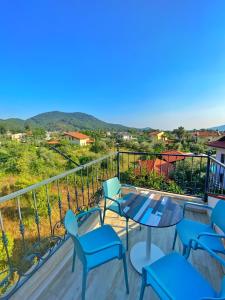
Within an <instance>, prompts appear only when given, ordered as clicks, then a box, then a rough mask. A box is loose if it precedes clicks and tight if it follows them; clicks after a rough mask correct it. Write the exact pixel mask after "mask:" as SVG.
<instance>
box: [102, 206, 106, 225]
mask: <svg viewBox="0 0 225 300" xmlns="http://www.w3.org/2000/svg"><path fill="white" fill-rule="evenodd" d="M105 214H106V208H104V211H103V218H102V225H104V224H105Z"/></svg>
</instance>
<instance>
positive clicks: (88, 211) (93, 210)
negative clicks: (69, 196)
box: [76, 207, 103, 226]
mask: <svg viewBox="0 0 225 300" xmlns="http://www.w3.org/2000/svg"><path fill="white" fill-rule="evenodd" d="M94 212H98V213H99V219H100V224H101V226H102V225H103V221H102V211H101V209H100V208H99V207H94V208H91V209H89V210H87V211H84V212H81V213H80V214H78V215H76V218H77V220H79V219H80V218H82V217H84V216H86V215H89V214H92V213H94Z"/></svg>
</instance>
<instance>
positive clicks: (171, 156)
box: [161, 150, 187, 163]
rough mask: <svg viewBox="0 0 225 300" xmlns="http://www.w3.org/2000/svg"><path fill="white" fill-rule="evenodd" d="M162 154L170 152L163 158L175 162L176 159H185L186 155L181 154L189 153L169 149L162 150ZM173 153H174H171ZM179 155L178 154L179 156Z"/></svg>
mask: <svg viewBox="0 0 225 300" xmlns="http://www.w3.org/2000/svg"><path fill="white" fill-rule="evenodd" d="M161 154H170V155H168V156H167V155H163V159H164V160H165V161H167V162H169V163H173V162H175V161H178V160H183V159H185V156H181V155H182V154H187V153H183V152H181V151H177V150H168V151H164V152H162V153H161ZM171 154H174V156H173V155H171ZM177 155H178V156H177Z"/></svg>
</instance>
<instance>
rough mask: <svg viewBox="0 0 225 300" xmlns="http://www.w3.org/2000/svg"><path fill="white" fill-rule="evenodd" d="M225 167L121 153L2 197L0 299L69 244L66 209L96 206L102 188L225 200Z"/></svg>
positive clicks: (202, 158)
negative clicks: (108, 184)
mask: <svg viewBox="0 0 225 300" xmlns="http://www.w3.org/2000/svg"><path fill="white" fill-rule="evenodd" d="M224 173H225V165H224V164H222V163H220V162H218V161H217V160H215V159H214V158H213V157H212V156H210V155H192V154H160V153H147V152H126V151H117V152H114V153H111V154H109V155H106V156H104V157H101V158H99V159H97V160H94V161H92V162H89V163H87V164H85V165H82V166H79V167H76V168H74V169H72V170H69V171H67V172H65V173H62V174H59V175H57V176H54V177H52V178H49V179H46V180H43V181H42V182H39V183H37V184H34V185H32V186H29V187H27V188H25V189H22V190H19V191H17V192H14V193H11V194H9V195H5V196H3V197H0V231H1V233H2V238H1V240H0V299H8V298H9V297H10V296H11V295H12V294H13V293H14V292H15V291H16V290H17V289H18V288H19V287H20V286H21V285H22V284H23V283H24V282H25V281H26V280H27V279H28V278H30V277H31V276H32V274H33V273H34V272H35V271H37V270H38V269H39V268H40V266H41V265H43V263H44V262H45V261H46V260H47V259H48V258H49V257H50V256H51V255H52V254H53V253H55V251H57V249H58V248H59V247H60V246H61V245H62V244H63V243H64V242H65V241H66V240H67V238H68V237H67V234H66V232H65V229H64V227H63V218H64V215H65V212H66V211H67V209H72V210H73V211H74V212H76V213H79V212H80V211H82V210H85V209H88V208H89V207H92V206H95V205H97V204H98V202H99V199H100V198H101V194H102V182H103V181H104V180H106V179H108V178H111V177H114V176H118V177H119V178H120V180H121V182H122V183H131V184H133V185H136V186H137V187H145V188H149V189H155V190H161V191H168V192H173V193H176V194H187V195H195V196H201V197H203V198H204V199H205V200H207V195H208V193H214V194H221V195H223V194H224V186H225V180H224V179H225V178H224V177H225V176H224Z"/></svg>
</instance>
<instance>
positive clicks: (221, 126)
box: [209, 125, 225, 131]
mask: <svg viewBox="0 0 225 300" xmlns="http://www.w3.org/2000/svg"><path fill="white" fill-rule="evenodd" d="M209 129H210V130H218V131H225V125H220V126H215V127H211V128H209Z"/></svg>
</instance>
